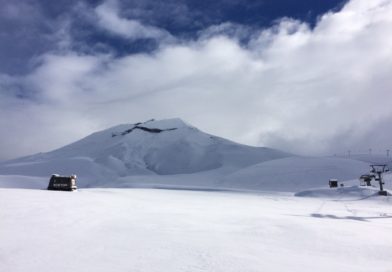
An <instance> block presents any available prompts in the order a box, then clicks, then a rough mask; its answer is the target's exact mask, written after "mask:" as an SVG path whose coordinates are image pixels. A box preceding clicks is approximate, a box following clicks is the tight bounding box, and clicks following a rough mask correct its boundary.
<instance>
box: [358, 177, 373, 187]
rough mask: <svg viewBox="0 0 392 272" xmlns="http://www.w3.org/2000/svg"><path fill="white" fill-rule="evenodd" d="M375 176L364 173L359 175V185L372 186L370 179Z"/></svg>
mask: <svg viewBox="0 0 392 272" xmlns="http://www.w3.org/2000/svg"><path fill="white" fill-rule="evenodd" d="M375 178H376V176H375V175H373V174H365V175H362V176H360V177H359V181H360V185H361V186H372V180H373V179H375Z"/></svg>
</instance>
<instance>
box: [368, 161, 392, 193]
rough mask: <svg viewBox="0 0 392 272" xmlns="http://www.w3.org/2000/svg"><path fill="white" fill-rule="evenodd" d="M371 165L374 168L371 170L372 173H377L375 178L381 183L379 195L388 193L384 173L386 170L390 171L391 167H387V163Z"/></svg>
mask: <svg viewBox="0 0 392 272" xmlns="http://www.w3.org/2000/svg"><path fill="white" fill-rule="evenodd" d="M370 167H371V168H372V170H371V171H370V172H371V173H374V174H375V177H376V178H375V180H376V181H378V183H379V185H380V191H379V192H378V194H379V195H384V196H386V195H388V192H387V191H384V187H383V185H384V181H383V180H382V174H384V173H385V172H389V169H388V167H387V165H386V164H372V165H370Z"/></svg>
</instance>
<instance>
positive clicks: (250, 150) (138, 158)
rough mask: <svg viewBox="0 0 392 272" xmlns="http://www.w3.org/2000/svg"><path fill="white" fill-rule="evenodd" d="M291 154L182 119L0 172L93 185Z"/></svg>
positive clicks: (114, 134)
mask: <svg viewBox="0 0 392 272" xmlns="http://www.w3.org/2000/svg"><path fill="white" fill-rule="evenodd" d="M287 156H290V155H289V154H287V153H284V152H281V151H278V150H273V149H269V148H261V147H250V146H245V145H240V144H237V143H234V142H231V141H228V140H225V139H222V138H218V137H214V136H212V135H209V134H206V133H203V132H201V131H200V130H198V129H196V128H194V127H192V126H190V125H188V124H186V123H185V122H183V121H182V120H180V119H168V120H161V121H153V120H150V121H148V122H145V123H138V124H128V125H120V126H116V127H112V128H109V129H107V130H104V131H100V132H97V133H94V134H92V135H90V136H88V137H86V138H84V139H82V140H80V141H77V142H75V143H73V144H70V145H67V146H65V147H63V148H60V149H57V150H54V151H52V152H48V153H42V154H37V155H33V156H29V157H25V158H21V159H17V160H13V161H10V162H6V163H3V164H0V174H3V175H28V176H42V177H48V176H50V175H51V174H52V173H61V174H68V175H69V174H72V173H76V174H77V175H78V176H79V177H82V180H88V181H89V182H88V183H86V184H82V185H87V184H90V185H93V184H94V183H98V182H99V183H102V182H105V181H109V182H111V183H113V181H114V180H116V179H117V178H118V177H126V176H135V175H176V174H191V173H198V172H203V171H209V170H213V169H220V168H225V169H228V170H227V171H229V170H231V171H235V170H238V169H240V168H243V167H246V166H249V165H252V164H255V163H259V162H262V161H266V160H271V159H277V158H282V157H287Z"/></svg>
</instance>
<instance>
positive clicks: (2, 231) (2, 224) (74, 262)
mask: <svg viewBox="0 0 392 272" xmlns="http://www.w3.org/2000/svg"><path fill="white" fill-rule="evenodd" d="M0 207H1V209H0V219H1V220H0V241H1V243H0V271H12V272H26V271H40V272H52V271H56V272H69V271H72V272H85V271H95V272H106V271H116V272H123V271H148V272H155V271H156V272H162V271H170V272H183V271H188V272H197V271H203V272H209V271H214V272H238V271H244V272H260V271H269V272H274V271H279V272H280V271H291V272H310V271H319V272H324V271H325V272H331V271H334V272H347V271H356V272H368V271H374V272H381V271H389V270H388V269H389V267H390V266H391V260H392V250H391V245H392V235H390V233H391V231H392V225H391V223H390V221H391V218H392V206H391V202H390V198H389V197H388V198H385V197H383V198H380V197H373V198H369V199H367V200H364V201H357V200H355V199H354V200H352V201H341V200H338V199H328V200H325V199H311V198H300V197H293V196H286V195H281V194H277V193H274V194H263V195H255V194H238V193H217V192H192V191H170V190H142V189H132V190H129V189H117V190H116V189H82V190H79V191H78V192H75V193H69V192H52V191H43V190H18V189H0Z"/></svg>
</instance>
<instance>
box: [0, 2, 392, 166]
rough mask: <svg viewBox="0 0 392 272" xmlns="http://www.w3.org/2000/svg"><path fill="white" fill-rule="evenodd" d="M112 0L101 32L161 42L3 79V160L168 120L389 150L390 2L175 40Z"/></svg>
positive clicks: (265, 138)
mask: <svg viewBox="0 0 392 272" xmlns="http://www.w3.org/2000/svg"><path fill="white" fill-rule="evenodd" d="M113 3H114V2H112V1H110V2H108V1H107V2H104V3H103V4H102V5H101V6H98V7H96V8H95V9H94V10H92V11H91V12H93V13H95V14H96V16H98V17H97V18H98V20H97V21H96V24H97V28H103V29H104V30H105V31H109V32H111V33H113V35H119V36H122V37H123V38H125V39H140V38H142V39H143V38H152V39H155V40H157V41H158V42H159V43H160V47H159V48H158V49H157V50H156V51H154V52H153V53H151V54H147V53H146V54H132V55H125V56H121V57H116V56H114V55H112V54H110V53H106V54H104V53H94V54H93V53H91V54H83V53H81V52H78V51H77V50H73V49H67V50H64V49H63V50H61V51H50V52H47V53H44V54H42V55H41V56H40V57H39V58H37V65H36V68H35V69H34V70H33V71H32V72H31V73H29V74H28V75H26V76H18V77H16V76H10V75H1V77H0V116H2V118H0V125H1V128H2V133H1V136H0V138H1V141H0V149H1V150H2V151H3V152H2V154H1V155H0V159H9V158H13V157H17V156H20V155H26V154H29V153H34V152H39V151H47V150H50V149H53V148H57V147H59V146H61V145H64V144H67V143H70V142H72V141H74V140H78V139H79V138H81V137H83V136H86V135H87V134H89V133H91V132H94V131H95V130H98V129H103V128H106V127H109V126H112V125H116V124H118V123H132V122H137V121H140V120H147V119H150V118H157V119H161V118H170V117H180V118H183V119H184V120H186V121H188V122H190V123H191V124H193V125H195V126H197V127H199V128H200V129H202V130H204V131H206V132H209V133H212V134H216V135H219V136H222V137H226V138H229V139H232V140H234V141H237V142H240V143H245V144H250V145H259V146H269V147H275V148H280V149H283V150H287V151H291V152H294V153H300V154H332V153H345V152H346V150H348V149H350V150H353V152H355V151H356V150H357V151H366V150H368V148H373V150H375V151H377V150H380V151H383V150H385V149H387V148H390V147H391V141H390V138H391V136H392V128H391V126H388V122H389V120H391V118H392V107H390V100H391V98H392V91H391V87H392V76H391V72H392V1H391V0H387V1H386V0H374V1H368V0H351V1H350V2H348V3H347V4H346V5H345V6H344V8H342V9H341V10H340V11H337V12H329V13H327V14H325V15H323V16H322V17H320V19H319V21H318V23H317V24H316V26H315V27H314V28H310V27H309V26H308V25H307V24H306V23H303V22H301V21H297V20H293V19H290V18H283V19H282V20H280V21H279V22H277V23H276V25H274V26H272V27H271V28H268V29H252V30H250V29H248V28H246V27H241V26H239V25H236V24H230V23H226V24H224V25H217V26H215V27H212V28H211V27H210V28H208V29H206V30H205V31H203V32H201V33H200V35H199V38H198V39H193V40H183V39H178V40H175V41H173V40H171V42H170V43H168V42H167V37H170V36H171V34H169V33H168V32H167V31H165V30H164V29H160V28H159V27H152V26H150V25H144V24H143V23H142V22H139V21H132V20H129V19H126V18H123V17H122V16H121V14H120V13H119V9H118V8H116V6H115V5H114V4H113ZM244 36H245V37H247V39H246V42H244V39H243V37H244ZM68 38H69V37H68ZM68 42H71V43H72V41H68Z"/></svg>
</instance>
